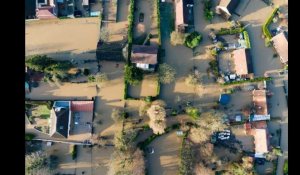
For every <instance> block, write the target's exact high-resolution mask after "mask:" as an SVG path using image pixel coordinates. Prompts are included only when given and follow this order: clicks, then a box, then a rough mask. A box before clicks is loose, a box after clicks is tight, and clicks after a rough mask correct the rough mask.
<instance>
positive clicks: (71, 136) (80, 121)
mask: <svg viewBox="0 0 300 175" xmlns="http://www.w3.org/2000/svg"><path fill="white" fill-rule="evenodd" d="M93 109H94V102H93V101H55V102H54V104H53V107H52V109H51V111H50V112H51V113H50V124H49V125H50V131H49V135H50V137H52V138H54V139H68V140H70V141H88V140H90V139H91V136H92V120H93Z"/></svg>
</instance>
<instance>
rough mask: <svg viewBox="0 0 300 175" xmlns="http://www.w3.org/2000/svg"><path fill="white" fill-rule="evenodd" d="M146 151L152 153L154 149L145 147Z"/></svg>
mask: <svg viewBox="0 0 300 175" xmlns="http://www.w3.org/2000/svg"><path fill="white" fill-rule="evenodd" d="M146 151H147V153H148V154H153V153H154V149H153V148H152V147H147V148H146Z"/></svg>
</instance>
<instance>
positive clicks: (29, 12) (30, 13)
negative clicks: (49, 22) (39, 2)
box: [25, 0, 36, 19]
mask: <svg viewBox="0 0 300 175" xmlns="http://www.w3.org/2000/svg"><path fill="white" fill-rule="evenodd" d="M35 12H36V0H26V1H25V19H34V18H36V14H35Z"/></svg>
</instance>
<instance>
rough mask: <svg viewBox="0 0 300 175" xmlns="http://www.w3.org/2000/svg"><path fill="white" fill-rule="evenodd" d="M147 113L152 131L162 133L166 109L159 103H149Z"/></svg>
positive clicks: (164, 126)
mask: <svg viewBox="0 0 300 175" xmlns="http://www.w3.org/2000/svg"><path fill="white" fill-rule="evenodd" d="M147 114H148V116H149V118H150V122H149V126H150V128H152V130H153V133H155V134H162V133H164V132H165V128H166V127H167V124H166V110H165V108H163V107H161V106H159V105H156V104H154V105H151V107H150V108H149V109H148V110H147Z"/></svg>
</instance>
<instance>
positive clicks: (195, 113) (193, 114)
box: [185, 106, 201, 119]
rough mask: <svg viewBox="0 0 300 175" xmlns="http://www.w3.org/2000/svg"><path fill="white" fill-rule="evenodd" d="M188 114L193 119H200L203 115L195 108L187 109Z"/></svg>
mask: <svg viewBox="0 0 300 175" xmlns="http://www.w3.org/2000/svg"><path fill="white" fill-rule="evenodd" d="M185 111H186V113H187V114H188V115H189V116H191V117H192V118H193V119H198V118H199V117H200V115H201V112H200V111H199V109H198V108H195V107H191V106H190V107H187V108H186V109H185Z"/></svg>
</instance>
